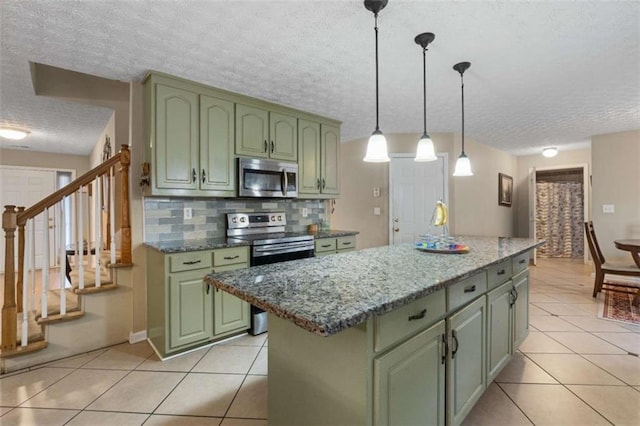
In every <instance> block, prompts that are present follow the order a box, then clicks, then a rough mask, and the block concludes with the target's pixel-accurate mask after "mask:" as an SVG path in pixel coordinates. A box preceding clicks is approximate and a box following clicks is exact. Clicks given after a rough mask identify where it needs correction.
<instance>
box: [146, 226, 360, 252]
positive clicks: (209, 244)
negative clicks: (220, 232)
mask: <svg viewBox="0 0 640 426" xmlns="http://www.w3.org/2000/svg"><path fill="white" fill-rule="evenodd" d="M301 234H306V232H301ZM357 234H359V232H358V231H338V230H333V229H329V230H325V231H318V232H316V233H313V234H310V235H313V237H314V238H315V239H317V238H332V237H345V236H349V235H357ZM145 245H146V246H147V247H151V248H153V249H156V250H158V251H159V252H161V253H165V254H171V253H184V252H188V251H199V250H214V249H220V248H227V247H237V246H249V245H251V243H250V242H249V241H244V240H240V239H237V238H233V237H220V238H203V239H197V240H172V241H158V242H154V243H145Z"/></svg>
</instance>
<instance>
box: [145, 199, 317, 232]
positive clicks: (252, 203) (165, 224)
mask: <svg viewBox="0 0 640 426" xmlns="http://www.w3.org/2000/svg"><path fill="white" fill-rule="evenodd" d="M186 207H190V208H191V209H192V213H193V217H192V218H191V219H185V218H184V209H185V208H186ZM303 208H306V209H307V217H302V209H303ZM262 211H284V212H285V213H286V215H287V226H286V230H287V231H291V232H303V231H306V230H307V225H310V224H312V223H319V222H320V221H321V220H323V219H324V220H329V217H328V215H327V214H326V211H327V201H326V200H290V199H283V200H277V199H268V200H265V199H255V200H253V199H244V198H243V199H226V198H210V199H202V198H174V197H172V198H156V197H147V198H145V199H144V226H145V230H144V239H145V241H146V242H158V241H169V240H184V239H201V238H218V237H224V236H225V235H226V231H227V222H226V220H227V217H226V213H236V212H262Z"/></svg>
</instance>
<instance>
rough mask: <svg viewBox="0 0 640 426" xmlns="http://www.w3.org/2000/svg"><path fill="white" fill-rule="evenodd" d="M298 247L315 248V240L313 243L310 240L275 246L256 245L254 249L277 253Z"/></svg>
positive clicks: (257, 251) (261, 251) (259, 251)
mask: <svg viewBox="0 0 640 426" xmlns="http://www.w3.org/2000/svg"><path fill="white" fill-rule="evenodd" d="M296 248H302V249H312V248H313V242H312V243H311V244H309V242H308V241H304V242H297V243H288V244H278V246H277V247H274V246H262V247H254V248H253V251H254V252H255V253H266V252H272V253H277V252H279V251H284V250H290V249H296Z"/></svg>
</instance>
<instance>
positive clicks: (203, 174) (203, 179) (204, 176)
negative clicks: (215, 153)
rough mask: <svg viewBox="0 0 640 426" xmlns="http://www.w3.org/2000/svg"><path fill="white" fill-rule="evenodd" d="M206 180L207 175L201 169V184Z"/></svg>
mask: <svg viewBox="0 0 640 426" xmlns="http://www.w3.org/2000/svg"><path fill="white" fill-rule="evenodd" d="M206 180H207V173H206V172H205V171H204V169H202V183H204V182H205V181H206Z"/></svg>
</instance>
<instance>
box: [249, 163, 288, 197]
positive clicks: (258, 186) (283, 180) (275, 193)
mask: <svg viewBox="0 0 640 426" xmlns="http://www.w3.org/2000/svg"><path fill="white" fill-rule="evenodd" d="M238 196H240V197H265V198H296V197H297V196H298V165H297V164H296V163H287V162H281V161H273V160H263V159H258V158H239V159H238Z"/></svg>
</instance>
